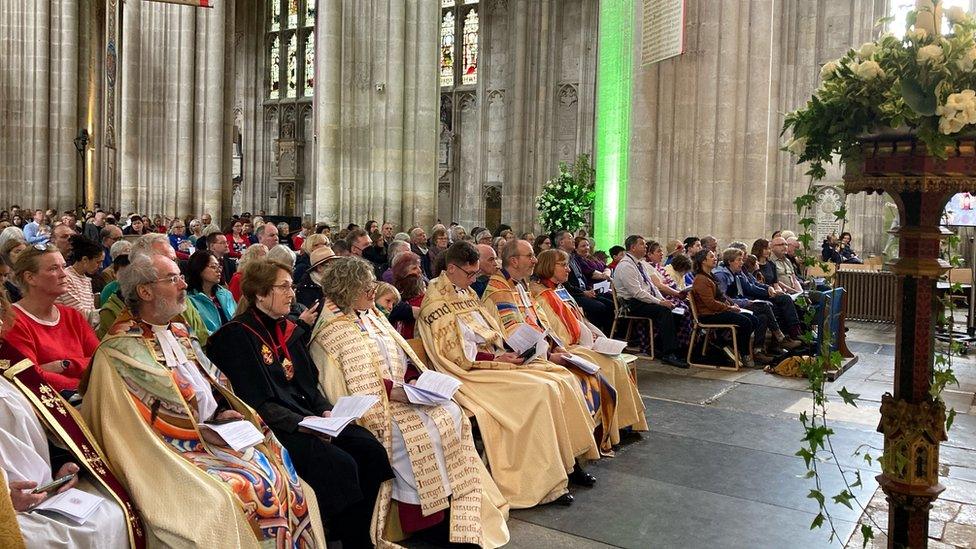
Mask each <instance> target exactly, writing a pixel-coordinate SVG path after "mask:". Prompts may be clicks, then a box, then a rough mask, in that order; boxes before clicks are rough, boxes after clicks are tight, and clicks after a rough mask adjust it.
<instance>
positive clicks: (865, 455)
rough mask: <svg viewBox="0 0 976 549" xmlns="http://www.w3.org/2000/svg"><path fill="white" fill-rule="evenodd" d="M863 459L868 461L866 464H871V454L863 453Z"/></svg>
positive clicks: (872, 459)
mask: <svg viewBox="0 0 976 549" xmlns="http://www.w3.org/2000/svg"><path fill="white" fill-rule="evenodd" d="M864 461H866V462H868V466H870V465H872V462H873V461H874V458H872V457H871V454H864Z"/></svg>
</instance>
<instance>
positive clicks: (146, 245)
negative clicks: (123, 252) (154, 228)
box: [129, 233, 170, 255]
mask: <svg viewBox="0 0 976 549" xmlns="http://www.w3.org/2000/svg"><path fill="white" fill-rule="evenodd" d="M157 242H159V243H162V244H165V245H167V246H169V245H170V244H169V237H168V236H166V235H164V234H162V233H149V234H144V235H142V236H140V237H139V238H137V239H136V241H135V242H134V243H133V244H132V249H131V250H130V251H129V254H130V255H134V254H140V253H141V254H147V255H153V254H155V253H156V250H154V249H153V246H155V245H156V243H157Z"/></svg>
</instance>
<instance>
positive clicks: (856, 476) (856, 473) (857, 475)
mask: <svg viewBox="0 0 976 549" xmlns="http://www.w3.org/2000/svg"><path fill="white" fill-rule="evenodd" d="M859 486H861V472H860V471H854V482H853V483H852V484H851V488H857V487H859Z"/></svg>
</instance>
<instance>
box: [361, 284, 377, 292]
mask: <svg viewBox="0 0 976 549" xmlns="http://www.w3.org/2000/svg"><path fill="white" fill-rule="evenodd" d="M376 287H377V284H376V283H375V282H370V283H369V286H367V287H366V290H365V291H364V292H363V293H365V294H366V295H373V294H375V293H376Z"/></svg>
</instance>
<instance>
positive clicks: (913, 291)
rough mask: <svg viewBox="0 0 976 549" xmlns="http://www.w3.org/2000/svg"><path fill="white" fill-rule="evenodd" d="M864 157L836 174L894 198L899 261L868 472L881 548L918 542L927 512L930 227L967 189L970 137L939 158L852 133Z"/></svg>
mask: <svg viewBox="0 0 976 549" xmlns="http://www.w3.org/2000/svg"><path fill="white" fill-rule="evenodd" d="M862 143H863V151H864V158H863V161H862V162H861V163H860V164H856V163H851V164H850V165H848V166H847V173H846V174H845V175H844V182H845V184H844V187H845V191H846V192H848V193H856V192H862V191H863V192H868V193H872V192H878V193H881V192H887V193H888V194H890V195H891V196H892V197H893V198H894V200H895V202H896V204H897V205H898V213H899V217H900V228H899V229H898V231H897V234H898V236H899V238H900V242H899V248H898V249H899V256H900V257H899V259H898V260H897V261H895V262H894V263H893V264H892V266H891V270H892V272H894V274H895V275H896V276H897V277H898V290H897V304H898V305H897V312H896V317H895V321H896V326H897V328H896V329H897V332H896V345H895V386H894V392H893V393H889V394H886V395H885V396H884V397H883V399H882V403H881V423H880V425H879V426H878V431H879V432H881V433H884V438H885V456H886V459H885V461H884V462H883V463H882V473H881V474H880V475H878V477H877V479H878V482H879V483H880V485H881V488H882V489H883V490H884V492H885V494H886V495H887V499H888V509H889V510H888V547H892V548H895V547H897V548H901V547H911V548H912V549H915V548H919V547H926V546H927V545H928V532H929V510H930V509H931V508H932V502H933V501H935V499H936V498H937V497H938V496H939V494H940V493H941V492H942V491H943V490H944V489H945V488H944V487H943V486H942V485H941V484H940V483H939V443H940V442H941V441H944V440H947V437H946V432H945V405H944V404H943V403H941V402H937V401H935V400H933V399H932V397H931V396H930V395H929V388H930V386H931V384H932V372H933V361H934V351H935V349H934V345H935V318H936V311H937V308H936V305H937V297H936V281H937V279H938V277H939V276H940V275H941V274H942V273H944V272H946V271H947V270H948V269H949V264H948V263H947V262H945V261H943V260H941V259H939V247H940V243H941V240H942V238H944V237H945V236H946V235H948V234H951V233H950V231H948V230H947V229H944V228H943V227H941V225H940V220H941V216H942V212H943V210H944V208H945V205H946V203H947V202H948V201H949V198H951V197H952V195H954V194H956V193H959V192H966V191H974V190H976V142H974V141H972V140H962V139H961V140H959V141H958V142H957V143H956V146H955V147H953V148H952V149H951V150H950V151H948V154H949V157H948V158H947V159H946V160H941V159H939V158H936V157H934V156H932V155H931V154H929V151H928V150H927V149H926V147H925V144H924V143H921V142H918V141H916V140H915V139H914V137H913V136H911V135H907V134H900V135H889V136H885V135H880V136H871V137H867V138H864V139H863V140H862Z"/></svg>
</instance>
